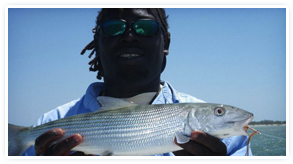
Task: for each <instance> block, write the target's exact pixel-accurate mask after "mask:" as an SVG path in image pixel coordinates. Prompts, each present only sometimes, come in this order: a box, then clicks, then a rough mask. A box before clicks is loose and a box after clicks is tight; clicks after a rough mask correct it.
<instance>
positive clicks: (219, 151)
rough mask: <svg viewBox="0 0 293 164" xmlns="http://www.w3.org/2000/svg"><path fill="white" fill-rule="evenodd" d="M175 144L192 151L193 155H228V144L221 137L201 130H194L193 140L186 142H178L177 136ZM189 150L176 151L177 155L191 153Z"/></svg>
mask: <svg viewBox="0 0 293 164" xmlns="http://www.w3.org/2000/svg"><path fill="white" fill-rule="evenodd" d="M175 144H177V145H178V146H180V147H182V148H183V149H184V150H185V151H187V152H189V153H191V154H192V155H198V156H218V155H227V148H226V145H225V144H224V143H223V142H222V141H221V140H220V139H218V138H216V137H213V136H211V135H209V134H207V133H204V132H200V131H193V132H192V133H191V140H190V141H189V142H187V143H185V144H178V143H177V140H176V138H175ZM187 152H184V151H181V152H176V153H177V155H191V154H189V153H187ZM176 153H175V155H176Z"/></svg>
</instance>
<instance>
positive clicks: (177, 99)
mask: <svg viewBox="0 0 293 164" xmlns="http://www.w3.org/2000/svg"><path fill="white" fill-rule="evenodd" d="M161 85H162V90H161V92H160V94H159V95H158V97H157V99H156V100H157V101H158V103H164V104H166V103H186V102H201V103H202V102H204V101H203V100H201V99H198V98H196V97H194V96H191V95H189V94H186V93H182V92H179V91H177V90H176V89H175V88H174V87H173V86H172V85H171V84H170V83H169V82H167V81H161Z"/></svg>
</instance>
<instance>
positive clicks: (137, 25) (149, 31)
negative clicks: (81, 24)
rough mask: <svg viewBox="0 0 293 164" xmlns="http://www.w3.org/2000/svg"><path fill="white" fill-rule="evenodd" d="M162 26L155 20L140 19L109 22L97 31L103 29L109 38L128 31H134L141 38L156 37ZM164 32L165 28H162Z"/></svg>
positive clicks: (100, 26) (105, 22) (104, 23)
mask: <svg viewBox="0 0 293 164" xmlns="http://www.w3.org/2000/svg"><path fill="white" fill-rule="evenodd" d="M159 27H161V25H160V24H159V23H158V22H157V21H155V20H149V19H139V20H136V21H131V22H127V21H126V20H107V21H104V22H103V23H101V25H99V27H98V29H97V31H98V30H99V29H101V31H102V32H103V34H105V35H107V36H117V35H122V34H124V33H125V32H126V31H128V30H129V28H130V29H131V30H133V31H134V32H135V33H136V34H137V35H140V36H154V35H156V34H157V33H158V32H159ZM162 29H163V31H164V28H162Z"/></svg>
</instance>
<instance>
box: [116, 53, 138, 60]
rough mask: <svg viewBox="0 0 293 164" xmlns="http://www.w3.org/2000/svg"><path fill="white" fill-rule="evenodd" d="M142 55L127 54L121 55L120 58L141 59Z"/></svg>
mask: <svg viewBox="0 0 293 164" xmlns="http://www.w3.org/2000/svg"><path fill="white" fill-rule="evenodd" d="M140 56H141V55H140V54H135V53H127V54H120V55H119V57H121V58H129V59H130V58H136V57H140Z"/></svg>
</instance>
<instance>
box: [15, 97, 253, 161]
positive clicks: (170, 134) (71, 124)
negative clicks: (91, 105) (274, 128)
mask: <svg viewBox="0 0 293 164" xmlns="http://www.w3.org/2000/svg"><path fill="white" fill-rule="evenodd" d="M98 101H99V102H100V103H101V104H102V108H101V110H100V111H97V112H93V113H86V114H80V115H75V116H71V117H67V118H63V119H60V120H56V121H52V122H49V123H46V124H43V125H40V126H37V127H34V128H24V127H16V126H14V125H9V129H14V130H9V131H10V132H9V155H20V154H21V153H22V152H23V151H25V149H26V148H27V147H28V146H30V145H33V144H34V141H35V139H36V138H37V137H38V136H40V135H41V134H42V133H44V132H46V131H48V130H50V129H53V128H61V129H64V130H65V136H64V137H63V138H62V139H64V138H66V137H68V136H70V135H72V134H77V133H78V134H81V135H82V136H83V142H82V143H81V144H80V145H78V146H77V147H75V148H74V149H73V150H78V151H83V152H85V153H88V154H98V155H109V154H111V155H155V154H160V153H166V152H171V151H177V150H180V149H182V148H181V147H179V146H177V145H175V144H174V138H175V137H176V138H177V140H178V141H179V142H181V143H185V142H188V140H189V139H190V133H191V131H192V130H200V131H205V132H207V133H209V134H211V135H214V136H216V137H219V138H224V137H228V136H233V135H246V132H245V131H244V130H243V127H244V126H245V125H247V124H248V123H249V122H250V121H251V120H252V118H253V115H252V114H251V113H249V112H246V111H244V110H241V109H239V108H235V107H232V106H227V105H221V104H209V103H182V104H161V105H134V104H131V103H127V102H125V101H123V100H120V99H115V98H108V97H99V98H98ZM217 110H219V111H220V110H222V113H216V112H217ZM19 130H21V132H19ZM12 138H14V139H12ZM15 138H16V139H17V140H18V142H15ZM20 138H21V139H20Z"/></svg>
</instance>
